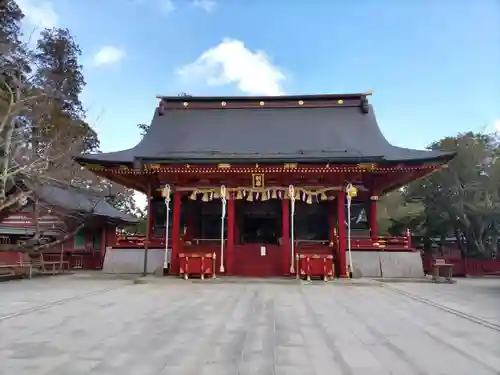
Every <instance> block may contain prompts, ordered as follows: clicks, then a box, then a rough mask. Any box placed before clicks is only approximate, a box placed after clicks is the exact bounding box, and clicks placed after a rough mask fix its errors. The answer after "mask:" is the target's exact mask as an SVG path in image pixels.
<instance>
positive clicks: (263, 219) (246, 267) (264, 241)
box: [234, 199, 283, 277]
mask: <svg viewBox="0 0 500 375" xmlns="http://www.w3.org/2000/svg"><path fill="white" fill-rule="evenodd" d="M235 209H236V210H235V217H236V223H235V224H236V225H235V232H236V243H235V246H234V273H235V274H236V275H240V276H254V277H272V276H282V275H283V267H282V264H283V260H282V259H283V251H282V247H281V238H282V229H281V228H282V203H281V200H279V199H269V200H266V201H246V200H241V201H237V202H236V207H235Z"/></svg>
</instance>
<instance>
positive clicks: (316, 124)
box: [76, 94, 454, 165]
mask: <svg viewBox="0 0 500 375" xmlns="http://www.w3.org/2000/svg"><path fill="white" fill-rule="evenodd" d="M453 156H454V153H445V152H439V151H423V150H414V149H408V148H402V147H397V146H394V145H392V144H390V143H389V142H388V141H387V139H386V138H385V137H384V136H383V134H382V132H381V131H380V128H379V126H378V123H377V120H376V118H375V114H374V111H373V108H372V106H371V105H370V104H369V103H368V100H367V94H343V95H309V96H307V95H303V96H280V97H162V98H161V99H160V105H159V106H158V108H157V109H156V111H155V113H154V116H153V119H152V121H151V126H150V128H149V130H148V132H147V134H146V135H145V136H144V137H143V139H142V140H141V141H140V142H139V143H138V144H137V145H136V146H135V147H133V148H131V149H128V150H124V151H118V152H109V153H101V154H90V155H82V156H79V157H77V158H76V160H77V161H78V162H80V163H82V164H85V163H97V164H135V165H140V164H141V163H142V162H175V161H180V162H216V161H231V162H234V163H237V162H242V163H243V162H245V161H252V160H256V159H258V160H259V161H262V162H266V161H267V162H287V161H294V162H311V163H312V162H332V163H335V162H338V163H360V162H395V163H397V162H427V161H430V162H439V161H442V162H443V163H444V162H447V161H448V160H450V159H451V158H452V157H453Z"/></svg>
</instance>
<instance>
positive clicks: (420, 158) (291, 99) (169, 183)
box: [77, 93, 453, 279]
mask: <svg viewBox="0 0 500 375" xmlns="http://www.w3.org/2000/svg"><path fill="white" fill-rule="evenodd" d="M370 94H371V93H362V94H341V95H301V96H279V97H192V96H182V97H160V98H159V105H158V107H157V108H156V110H155V113H154V116H153V119H152V122H151V126H150V128H149V130H148V132H147V134H146V135H145V136H144V138H143V139H142V140H141V141H140V142H139V144H137V146H135V147H133V148H131V149H129V150H124V151H118V152H111V153H103V154H92V155H83V156H80V157H78V158H77V161H78V162H79V163H81V164H82V165H85V166H86V167H87V168H89V169H90V170H92V171H93V172H94V173H96V174H99V175H101V176H103V177H106V178H107V179H109V180H112V181H114V182H117V183H120V184H123V185H125V186H127V187H130V188H133V189H136V190H139V191H141V192H143V193H145V194H146V195H147V196H148V197H149V199H148V202H149V204H148V227H149V231H148V233H147V236H146V240H145V243H144V245H141V246H145V247H146V249H147V250H148V251H147V252H145V253H148V254H149V255H147V256H148V257H150V259H145V261H144V264H145V265H146V263H147V264H148V266H147V267H148V270H154V269H156V268H158V267H165V268H167V267H168V271H169V272H170V273H171V274H175V275H184V276H185V277H188V276H191V275H193V276H194V275H197V276H202V277H203V276H214V275H215V274H226V275H240V276H282V275H297V276H301V277H308V278H309V277H315V276H317V277H321V278H325V279H329V278H331V277H345V276H346V275H348V273H349V272H352V273H353V274H358V275H360V276H377V275H378V274H373V273H379V272H383V270H382V268H385V269H386V270H387V271H386V272H389V273H391V274H394V273H396V274H397V273H398V272H399V273H404V272H407V271H404V270H398V269H397V267H398V266H397V265H398V264H400V263H401V259H404V262H406V263H407V266H408V267H409V268H408V267H406V266H405V267H406V268H408V269H410V268H411V267H416V268H417V269H418V268H419V267H420V270H421V268H422V267H421V261H420V254H419V253H418V252H416V251H415V250H414V249H413V248H412V246H411V241H410V235H409V233H407V232H405V233H401V236H399V237H381V236H379V233H378V229H377V219H376V217H377V214H376V211H377V200H378V198H379V197H380V196H381V195H383V194H385V193H387V192H389V191H391V190H394V189H397V188H400V187H401V186H403V185H405V184H408V183H409V182H411V181H413V180H415V179H419V178H422V177H424V176H426V175H428V174H430V173H432V172H434V171H436V170H438V169H439V168H441V167H442V166H443V165H445V164H446V163H447V162H449V160H450V159H451V158H452V157H453V154H450V153H443V152H437V151H420V150H412V149H406V148H401V147H396V146H393V145H391V144H390V143H389V142H388V141H387V140H386V139H385V137H384V136H383V135H382V133H381V131H380V129H379V126H378V124H377V121H376V119H375V114H374V111H373V108H372V106H371V105H370V104H369V102H368V97H369V95H370ZM346 192H347V193H346ZM348 211H349V212H348ZM129 248H130V246H129ZM153 249H155V250H154V251H158V252H162V254H163V255H161V256H158V257H157V258H155V259H156V260H155V261H154V262H156V263H155V264H151V262H152V260H151V259H153V258H152V257H153V255H152V254H153V253H152V252H151V251H153ZM128 250H130V249H128ZM120 251H121V250H120V248H119V247H118V248H116V249H113V250H112V252H114V253H115V254H118V252H120ZM141 251H144V250H142V249H141ZM381 253H384V254H388V253H390V255H383V254H381ZM123 254H125V252H123ZM398 254H399V255H398ZM115 256H116V255H115ZM400 258H401V259H400ZM160 259H161V260H160ZM377 259H378V260H377ZM415 259H418V262H420V266H419V265H418V264H417V263H415V262H416V261H415ZM374 260H377V262H378V263H377V267H374V266H373V264H372V263H373V261H374ZM384 262H385V263H384ZM391 262H392V263H391ZM382 263H384V264H383V265H382ZM378 264H380V268H379V267H378ZM420 270H417V271H415V272H417V273H419V272H420ZM356 271H358V272H356ZM412 272H413V271H412ZM403 276H404V275H403Z"/></svg>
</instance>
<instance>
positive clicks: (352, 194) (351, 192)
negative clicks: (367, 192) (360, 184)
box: [345, 184, 358, 199]
mask: <svg viewBox="0 0 500 375" xmlns="http://www.w3.org/2000/svg"><path fill="white" fill-rule="evenodd" d="M345 192H346V194H347V197H348V198H350V199H352V198H356V196H357V195H358V189H357V188H356V187H355V186H353V185H352V184H347V186H346V189H345Z"/></svg>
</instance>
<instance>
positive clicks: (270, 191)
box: [159, 186, 342, 204]
mask: <svg viewBox="0 0 500 375" xmlns="http://www.w3.org/2000/svg"><path fill="white" fill-rule="evenodd" d="M341 189H342V188H341V187H340V186H330V187H323V188H303V187H298V186H296V187H295V189H294V190H295V196H294V198H295V199H296V200H300V201H303V202H306V203H308V204H312V203H313V201H314V198H316V200H317V201H326V200H328V193H330V192H334V191H335V192H336V191H340V190H341ZM159 190H162V191H163V189H159ZM176 190H177V191H184V192H189V193H191V194H190V195H189V199H191V200H197V199H201V201H202V202H209V201H211V200H214V199H220V198H221V188H220V186H213V187H177V188H176ZM225 198H226V199H231V198H232V199H235V200H241V199H246V200H247V201H254V200H256V201H267V200H269V199H290V198H291V197H290V194H289V188H288V187H283V186H273V187H269V188H262V189H258V188H251V187H235V188H226V197H225Z"/></svg>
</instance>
